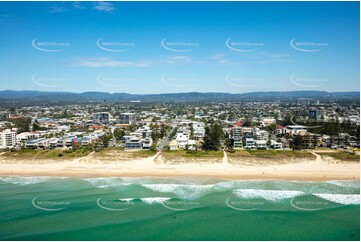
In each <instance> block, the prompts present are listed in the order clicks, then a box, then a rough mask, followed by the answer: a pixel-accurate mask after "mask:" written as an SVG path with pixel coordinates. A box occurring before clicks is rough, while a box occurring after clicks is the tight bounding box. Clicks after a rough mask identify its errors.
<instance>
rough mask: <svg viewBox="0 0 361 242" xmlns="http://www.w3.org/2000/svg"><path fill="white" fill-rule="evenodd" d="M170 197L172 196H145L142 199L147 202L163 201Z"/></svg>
mask: <svg viewBox="0 0 361 242" xmlns="http://www.w3.org/2000/svg"><path fill="white" fill-rule="evenodd" d="M170 199H171V198H169V197H143V198H140V200H141V201H142V202H143V203H146V204H155V203H163V202H165V201H168V200H170Z"/></svg>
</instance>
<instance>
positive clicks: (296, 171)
mask: <svg viewBox="0 0 361 242" xmlns="http://www.w3.org/2000/svg"><path fill="white" fill-rule="evenodd" d="M159 155H161V154H159V153H157V154H156V155H154V156H151V157H148V158H141V159H136V160H127V161H124V160H123V161H122V160H116V161H114V162H111V163H105V162H101V161H99V160H96V159H94V158H93V157H82V158H78V159H74V160H72V161H62V162H54V161H47V162H45V163H39V164H37V163H27V162H26V161H25V160H22V161H16V162H15V163H4V162H3V163H0V176H53V177H59V176H62V177H74V178H87V177H89V178H93V177H94V178H95V177H164V178H166V177H168V178H170V177H209V178H220V179H225V180H297V181H329V180H360V163H359V162H343V161H339V162H335V161H330V160H324V159H322V157H321V156H319V155H317V158H316V159H315V160H300V161H297V162H293V163H286V164H270V165H262V166H260V165H244V164H230V163H229V162H228V157H227V155H226V154H225V156H224V157H223V160H222V162H221V163H207V162H205V163H203V162H201V163H196V162H194V163H186V164H185V163H182V164H166V163H161V164H159V163H155V159H156V158H157V157H158V156H159Z"/></svg>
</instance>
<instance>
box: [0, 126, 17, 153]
mask: <svg viewBox="0 0 361 242" xmlns="http://www.w3.org/2000/svg"><path fill="white" fill-rule="evenodd" d="M15 145H16V132H15V131H12V130H10V129H5V130H4V131H2V132H1V133H0V149H7V148H8V149H10V148H14V146H15Z"/></svg>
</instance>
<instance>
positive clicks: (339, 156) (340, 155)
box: [317, 151, 360, 161]
mask: <svg viewBox="0 0 361 242" xmlns="http://www.w3.org/2000/svg"><path fill="white" fill-rule="evenodd" d="M317 154H319V155H321V156H322V158H325V157H332V158H334V159H336V160H341V161H360V156H359V155H356V154H353V153H349V152H342V151H339V152H329V153H327V152H322V153H317Z"/></svg>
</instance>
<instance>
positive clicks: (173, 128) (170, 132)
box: [157, 126, 177, 151]
mask: <svg viewBox="0 0 361 242" xmlns="http://www.w3.org/2000/svg"><path fill="white" fill-rule="evenodd" d="M176 128H177V126H172V129H171V130H169V131H168V133H167V135H166V136H165V137H164V139H163V140H162V142H161V143H160V144H159V145H158V146H157V151H162V150H163V149H164V147H165V146H167V145H169V143H170V141H171V139H170V135H171V134H172V133H173V131H174V130H175V129H176Z"/></svg>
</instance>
